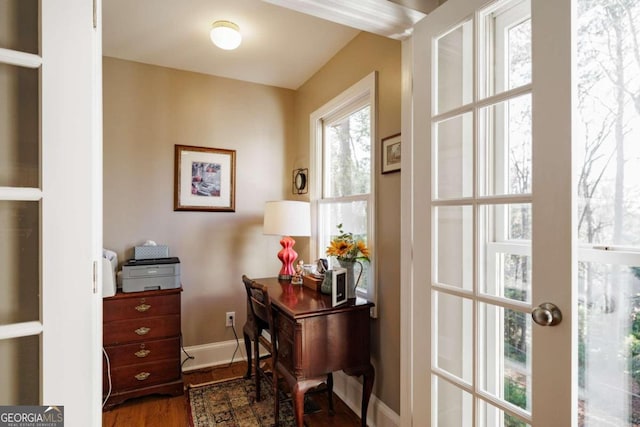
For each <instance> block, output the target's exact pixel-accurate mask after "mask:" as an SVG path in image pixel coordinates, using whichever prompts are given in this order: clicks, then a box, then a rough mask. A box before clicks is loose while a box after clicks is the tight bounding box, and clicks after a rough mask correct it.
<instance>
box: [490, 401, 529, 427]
mask: <svg viewBox="0 0 640 427" xmlns="http://www.w3.org/2000/svg"><path fill="white" fill-rule="evenodd" d="M478 419H479V420H480V422H479V426H480V427H497V426H504V427H530V425H529V424H527V423H526V422H525V421H523V420H521V419H520V418H518V417H516V416H514V415H510V414H509V413H507V412H504V411H503V410H502V409H500V408H497V407H495V406H493V405H492V404H490V403H487V402H485V401H484V400H479V401H478Z"/></svg>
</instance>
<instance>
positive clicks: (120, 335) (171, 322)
mask: <svg viewBox="0 0 640 427" xmlns="http://www.w3.org/2000/svg"><path fill="white" fill-rule="evenodd" d="M179 335H180V315H179V314H175V315H170V316H162V317H150V318H148V319H133V320H118V321H114V322H110V323H109V324H105V325H104V332H103V337H102V341H103V343H104V345H112V344H121V343H130V342H131V343H133V342H140V341H149V340H154V339H159V338H169V337H177V336H179Z"/></svg>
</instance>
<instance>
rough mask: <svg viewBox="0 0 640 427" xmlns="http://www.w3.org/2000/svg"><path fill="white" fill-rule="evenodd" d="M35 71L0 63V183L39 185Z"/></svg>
mask: <svg viewBox="0 0 640 427" xmlns="http://www.w3.org/2000/svg"><path fill="white" fill-rule="evenodd" d="M0 4H2V1H0ZM38 73H39V71H38V70H37V69H31V68H22V67H16V66H13V65H7V64H1V63H0V94H2V96H0V187H39V183H40V174H39V165H40V148H39V147H40V143H39V142H40V126H39V123H40V114H39V111H40V104H39V97H40V94H39V82H38V79H39V77H38V76H39V74H38Z"/></svg>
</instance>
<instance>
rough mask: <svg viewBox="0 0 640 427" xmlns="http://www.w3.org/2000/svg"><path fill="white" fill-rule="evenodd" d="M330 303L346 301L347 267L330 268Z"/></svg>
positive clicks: (334, 304) (337, 303) (336, 303)
mask: <svg viewBox="0 0 640 427" xmlns="http://www.w3.org/2000/svg"><path fill="white" fill-rule="evenodd" d="M331 283H332V286H331V305H332V306H333V307H335V306H336V305H340V304H343V303H345V302H347V269H346V268H334V269H333V270H331Z"/></svg>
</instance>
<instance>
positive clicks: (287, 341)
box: [276, 314, 296, 375]
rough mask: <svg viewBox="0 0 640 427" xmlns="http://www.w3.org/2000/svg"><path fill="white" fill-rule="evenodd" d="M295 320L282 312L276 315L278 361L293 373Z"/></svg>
mask: <svg viewBox="0 0 640 427" xmlns="http://www.w3.org/2000/svg"><path fill="white" fill-rule="evenodd" d="M295 325H296V323H295V321H294V320H293V319H290V318H288V317H286V316H283V315H282V314H279V315H278V316H276V327H277V328H278V361H279V362H280V363H282V365H283V366H284V367H285V368H286V369H287V370H288V371H289V372H291V373H292V374H294V375H295V370H294V367H295V352H294V339H293V336H294V334H295Z"/></svg>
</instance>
